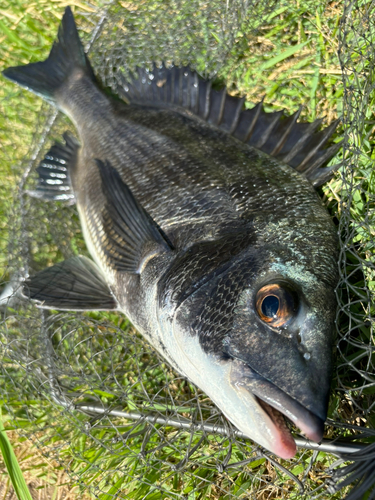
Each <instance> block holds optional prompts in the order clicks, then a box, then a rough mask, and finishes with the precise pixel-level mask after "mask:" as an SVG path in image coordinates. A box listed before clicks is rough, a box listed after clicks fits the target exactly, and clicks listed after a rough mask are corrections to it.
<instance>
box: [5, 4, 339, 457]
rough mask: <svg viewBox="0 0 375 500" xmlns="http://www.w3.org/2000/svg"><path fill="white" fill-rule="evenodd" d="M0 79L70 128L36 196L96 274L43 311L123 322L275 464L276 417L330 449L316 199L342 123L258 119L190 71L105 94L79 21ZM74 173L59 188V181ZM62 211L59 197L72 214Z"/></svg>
mask: <svg viewBox="0 0 375 500" xmlns="http://www.w3.org/2000/svg"><path fill="white" fill-rule="evenodd" d="M4 75H5V76H6V77H8V78H10V79H11V80H14V81H15V82H17V83H19V84H21V85H23V86H25V87H27V88H28V89H30V90H32V91H34V92H36V93H37V94H39V95H41V96H42V97H44V98H46V99H47V100H49V101H51V102H53V103H54V104H55V105H56V106H57V107H58V108H59V109H60V110H61V111H63V112H64V113H66V114H67V115H68V116H69V117H70V118H71V120H72V122H73V123H74V125H75V126H76V129H77V132H78V136H79V142H78V141H77V140H76V139H74V138H73V137H72V136H71V135H69V134H67V133H66V134H64V136H63V137H64V140H65V145H64V144H60V145H54V146H52V148H51V150H50V151H49V152H47V154H46V157H45V158H44V160H43V161H42V162H41V164H40V167H39V170H38V172H39V174H40V180H39V181H38V185H37V187H36V189H35V190H34V191H32V192H30V194H31V195H33V196H37V197H39V198H42V199H45V200H46V201H53V200H61V199H66V200H68V201H69V202H72V201H73V200H75V201H76V203H77V209H78V213H79V216H80V221H81V226H82V231H83V235H84V238H85V241H86V244H87V247H88V250H89V252H90V254H91V256H92V257H93V259H94V261H95V262H93V261H92V260H89V259H86V258H84V257H81V256H78V257H73V258H71V259H68V260H66V261H64V262H63V263H57V264H56V265H55V266H52V267H50V268H47V269H45V270H44V271H42V272H41V273H38V274H36V275H35V276H31V277H29V278H28V279H27V280H26V286H25V290H24V293H25V294H27V293H28V294H29V296H30V298H31V299H33V300H35V301H36V302H37V304H38V306H39V307H43V308H52V309H60V310H92V309H105V310H118V311H120V312H121V313H124V314H126V315H127V316H128V318H129V319H130V320H131V321H132V323H133V324H134V326H135V327H136V328H137V329H138V330H139V332H140V333H141V334H143V335H144V337H145V338H146V339H147V340H148V341H149V342H150V343H151V344H152V345H153V346H154V347H155V348H156V349H157V350H159V352H160V353H161V354H162V355H163V356H164V357H165V358H166V359H167V360H168V362H169V363H170V364H171V365H172V366H173V367H174V368H175V369H176V370H177V371H178V372H180V373H181V374H183V375H184V376H186V377H187V378H188V379H189V380H190V381H191V382H193V383H195V384H196V385H197V386H198V387H199V388H200V389H201V390H203V391H204V392H206V394H207V395H208V396H209V397H211V399H212V400H213V401H214V402H215V403H216V404H217V405H218V407H219V408H220V409H221V410H222V411H223V413H224V414H225V415H226V416H227V417H228V418H229V419H230V420H231V421H232V422H233V423H234V424H235V425H236V426H237V427H238V428H239V429H240V430H241V431H242V432H244V433H245V434H246V435H248V436H250V437H251V438H252V439H254V440H255V441H256V442H257V443H259V444H261V445H262V446H264V447H266V448H267V449H269V450H270V451H272V452H274V453H276V454H277V455H279V456H280V457H282V458H290V457H292V456H293V455H294V454H295V451H296V445H295V442H294V439H293V438H292V436H291V434H290V432H289V430H288V428H287V426H286V425H285V423H284V420H283V417H282V415H284V416H286V417H287V418H288V419H290V420H291V421H292V423H293V424H294V425H296V427H298V428H299V429H300V430H301V432H302V433H304V434H305V435H306V436H307V437H308V438H309V439H312V440H314V441H317V442H318V441H320V439H321V438H322V436H323V431H324V421H325V419H326V416H327V406H328V396H329V388H330V378H331V369H332V359H331V356H332V345H333V337H334V336H333V321H334V317H335V294H334V289H335V286H336V283H337V266H336V262H337V234H336V233H337V231H336V228H335V227H334V225H333V223H332V221H331V218H330V216H329V214H328V213H327V211H326V210H325V208H324V207H323V206H322V203H321V200H320V199H319V197H318V196H317V194H316V192H315V190H314V187H313V186H318V185H321V184H322V183H323V182H324V181H325V180H327V179H328V178H329V177H330V176H332V174H333V172H334V171H335V169H336V168H337V165H336V166H332V167H324V166H323V165H324V163H325V162H326V161H328V160H329V159H330V158H331V157H332V155H333V154H334V153H335V152H336V151H337V150H338V148H339V145H332V146H329V147H328V148H325V144H326V142H327V140H328V139H329V137H330V136H331V134H332V132H333V130H334V128H335V126H336V124H335V123H334V124H332V125H331V126H329V127H328V128H327V129H324V130H322V131H320V132H315V130H316V129H317V127H318V125H319V122H314V123H313V124H304V123H299V122H298V116H299V112H297V113H295V114H294V115H293V116H292V117H289V118H285V117H284V116H283V113H282V112H276V113H271V114H269V113H265V112H264V111H263V108H262V104H261V103H258V104H257V105H256V106H255V107H254V108H252V109H242V106H243V100H241V99H237V98H235V97H233V96H228V95H227V93H226V91H225V90H221V91H216V90H212V88H211V82H206V81H204V80H203V79H201V78H200V77H199V76H198V75H197V74H196V73H194V72H192V71H191V70H189V69H188V68H176V67H172V68H170V69H168V68H166V67H165V66H164V65H162V66H161V67H156V66H154V67H153V69H152V71H151V72H150V70H149V71H147V70H143V69H138V71H137V76H135V77H134V78H130V79H129V80H128V81H126V80H123V81H122V84H121V85H119V87H118V93H119V96H120V97H122V98H123V99H124V101H125V102H121V101H119V99H118V98H114V97H113V96H110V95H107V94H105V93H103V92H102V90H101V89H100V87H99V85H98V82H97V81H96V78H95V75H94V71H93V69H92V68H91V65H90V62H89V60H88V58H87V56H86V55H85V53H84V50H83V47H82V44H81V42H80V40H79V36H78V33H77V30H76V27H75V23H74V18H73V15H72V13H71V10H70V8H67V9H66V11H65V14H64V17H63V19H62V24H61V26H60V28H59V34H58V40H57V42H56V43H55V44H54V45H53V47H52V50H51V53H50V55H49V57H48V59H47V60H46V61H43V62H40V63H33V64H29V65H26V66H21V67H16V68H9V69H7V70H6V71H5V72H4ZM60 165H63V170H62V171H63V175H64V177H61V183H60V181H59V182H58V183H56V174H58V173H59V171H60V170H59V169H60ZM62 196H63V198H62Z"/></svg>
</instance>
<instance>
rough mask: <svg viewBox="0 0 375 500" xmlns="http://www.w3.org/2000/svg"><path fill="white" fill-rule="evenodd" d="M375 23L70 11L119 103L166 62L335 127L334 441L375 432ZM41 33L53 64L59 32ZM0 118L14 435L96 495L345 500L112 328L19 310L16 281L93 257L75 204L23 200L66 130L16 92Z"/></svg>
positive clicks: (323, 463) (348, 16) (96, 319)
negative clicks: (8, 184)
mask: <svg viewBox="0 0 375 500" xmlns="http://www.w3.org/2000/svg"><path fill="white" fill-rule="evenodd" d="M62 10H63V9H61V14H62ZM373 14H374V8H373V4H372V3H371V2H341V3H337V4H332V3H331V4H327V5H326V4H324V5H323V4H322V5H319V6H318V7H317V6H316V2H311V4H309V3H308V2H307V3H304V4H303V5H300V4H299V3H297V2H296V3H294V2H273V3H272V2H271V3H270V2H267V3H266V2H264V3H262V2H254V3H249V2H209V3H208V2H207V3H203V2H183V1H181V2H156V1H151V0H150V1H145V2H140V3H138V2H137V3H134V4H132V3H126V4H125V3H113V4H111V5H110V6H109V7H106V8H105V9H100V8H97V9H92V8H91V7H84V6H82V8H79V9H76V16H77V22H78V25H79V26H80V27H81V32H80V36H81V37H82V38H83V39H84V40H85V42H86V49H87V50H88V52H89V57H90V61H91V63H92V66H93V68H94V71H95V74H96V75H98V77H99V78H100V80H101V82H102V83H103V85H104V86H106V87H109V88H111V89H112V91H113V92H117V90H118V87H119V85H122V83H123V81H124V78H125V79H126V78H128V77H129V75H131V74H132V71H133V70H134V69H135V68H136V67H146V68H149V70H150V75H151V76H152V64H153V63H154V62H156V63H157V64H161V63H162V62H163V63H164V64H166V65H171V64H175V65H180V66H190V67H192V68H194V69H196V70H197V71H198V72H199V73H200V74H201V75H204V76H206V77H209V78H213V79H214V82H215V85H216V84H217V86H218V88H219V87H220V85H223V84H225V85H227V87H228V90H229V91H230V92H231V93H232V94H234V95H241V96H242V95H246V96H247V101H248V102H253V103H256V102H258V101H259V100H260V99H261V98H262V97H263V96H264V95H266V99H265V105H266V106H268V110H269V111H270V110H276V109H280V108H286V109H287V110H288V113H292V112H295V111H296V110H297V109H298V107H299V105H300V104H302V105H304V106H305V109H304V110H303V115H304V117H305V118H306V119H309V120H312V119H314V118H315V117H321V116H324V115H327V117H328V118H327V123H328V122H331V121H332V119H333V118H336V117H337V116H340V117H342V128H340V129H339V131H338V134H337V139H335V140H337V141H338V140H339V139H340V137H344V139H345V142H344V148H343V151H342V152H340V153H339V154H338V155H337V156H336V158H334V159H333V160H332V162H331V164H334V163H338V162H341V161H343V159H344V166H343V168H341V169H340V171H339V172H338V173H337V174H336V176H335V178H334V179H333V180H332V181H330V183H329V184H328V185H327V186H325V187H324V188H323V191H322V192H321V194H322V196H323V199H324V201H325V203H326V205H327V206H328V207H329V209H330V211H331V214H332V215H333V216H334V217H335V220H336V223H337V224H338V230H339V232H340V236H341V246H340V248H341V251H340V263H339V265H340V283H339V286H338V302H339V307H338V313H337V319H336V328H337V342H336V344H337V361H336V371H335V375H334V380H333V391H332V395H331V403H330V410H329V417H330V419H331V420H334V421H335V422H339V423H341V425H342V426H336V427H335V426H334V425H333V423H332V425H331V426H328V427H326V438H328V439H333V438H337V437H343V436H345V437H346V438H349V437H353V436H356V435H357V434H358V433H359V434H360V429H362V428H370V429H371V428H373V426H374V411H373V405H374V398H373V393H374V388H373V385H374V369H373V345H374V339H373V314H374V311H373V310H372V308H373V298H374V281H375V277H374V257H373V252H374V244H373V237H374V220H373V219H374V212H373V210H374V177H373V175H374V174H373V172H372V168H371V167H372V156H371V155H372V140H373V137H372V134H373V112H372V103H373V97H374V96H373V90H372V84H373V40H372V37H373V33H374V31H373V30H374V26H373V22H372V17H373ZM56 25H57V23H56ZM1 27H2V30H3V33H5V34H6V35H7V36H8V37H10V39H12V40H14V39H15V35H14V31H12V30H9V28H8V27H7V24H6V23H5V22H3V24H2V25H1ZM7 30H8V31H7ZM291 33H292V35H291ZM312 33H315V34H316V38H315V39H313V38H312ZM49 36H50V37H51V38H49ZM40 37H42V40H43V43H41V45H42V46H43V48H44V50H46V51H48V50H49V48H50V46H51V44H52V41H53V39H54V37H55V33H51V35H48V36H47V35H43V33H42V32H41V34H40ZM16 42H17V43H18V46H19V55H20V57H19V58H18V59H13V60H12V61H7V62H6V63H5V65H6V66H9V65H16V64H20V63H28V62H30V61H32V62H36V61H39V60H41V59H42V57H40V51H38V50H36V49H34V48H33V46H32V45H28V43H27V42H26V41H22V37H17V38H16ZM46 55H47V54H46ZM13 57H14V56H13ZM3 64H4V63H3ZM323 87H324V88H323ZM271 103H272V104H273V106H274V107H271ZM250 106H251V105H250ZM2 108H3V109H2V113H3V117H2V120H3V123H4V126H3V127H2V131H1V134H2V150H3V153H4V157H5V158H6V164H5V165H4V174H3V175H4V176H8V177H9V175H10V173H11V175H12V176H13V178H14V179H17V188H16V189H15V190H14V191H13V193H14V198H13V202H12V203H10V202H9V201H7V198H5V199H4V202H3V203H4V207H5V209H6V210H7V219H6V221H7V225H6V226H5V227H4V234H5V235H6V236H5V237H4V238H3V243H2V248H3V249H4V256H3V257H4V266H3V267H4V278H3V281H4V284H5V283H6V282H7V281H11V283H10V284H11V286H10V287H8V290H10V292H11V297H10V300H9V304H8V305H9V307H8V308H6V307H5V304H4V306H3V308H4V312H3V319H2V323H1V333H0V335H1V338H0V340H1V343H2V352H1V356H2V358H1V369H2V385H1V392H2V396H1V397H2V399H3V401H4V402H5V403H6V408H7V411H8V412H9V414H10V415H11V416H12V418H14V419H15V420H14V421H15V422H16V423H17V424H16V427H19V428H20V429H22V430H21V431H20V432H21V433H22V434H23V435H25V436H27V437H29V438H30V439H31V440H32V441H34V442H35V443H36V444H37V445H38V446H40V447H42V448H43V452H44V453H45V454H48V456H49V457H51V458H55V459H57V461H58V462H59V463H60V464H62V465H63V466H64V468H68V469H69V473H70V475H71V477H72V478H73V480H75V481H76V482H77V483H79V484H80V485H81V486H82V488H84V489H87V490H88V491H90V492H91V493H92V494H93V495H94V496H96V497H98V498H149V499H151V498H222V497H225V498H255V497H256V498H293V497H298V495H305V496H306V497H308V496H315V497H316V496H318V497H320V498H341V497H343V496H344V495H345V493H346V489H345V488H344V489H343V490H341V491H338V492H336V493H335V491H336V490H339V486H338V483H339V482H340V479H339V478H337V473H336V480H333V479H332V473H331V471H330V468H331V467H332V466H333V465H334V464H335V461H336V457H334V456H333V455H330V454H328V453H325V452H322V451H320V452H317V451H306V450H304V449H303V448H302V449H300V450H299V451H298V453H297V456H296V457H295V458H294V459H292V460H288V461H287V460H280V459H278V458H277V457H273V456H271V455H270V454H269V453H267V452H264V450H261V449H260V448H259V447H258V446H256V445H254V444H253V443H251V442H249V441H248V440H246V439H244V437H243V436H242V435H240V434H238V433H236V430H235V428H234V426H233V425H231V424H230V423H229V422H228V420H227V419H226V418H225V417H223V415H222V414H221V413H220V411H219V410H218V409H217V408H216V407H215V406H214V405H213V404H212V403H211V401H210V400H209V399H208V398H207V397H206V396H205V395H204V394H203V393H201V391H199V390H197V389H196V388H195V387H194V386H193V385H192V384H190V383H188V382H187V381H186V380H185V379H183V378H182V377H181V376H178V375H177V374H176V373H175V372H174V371H173V370H172V369H171V368H170V366H169V365H168V364H167V363H166V362H165V360H164V359H163V358H161V357H160V356H159V355H158V354H157V353H156V352H155V351H154V350H153V349H152V348H151V347H150V346H149V345H148V344H147V343H146V342H145V341H144V340H143V339H142V338H141V337H140V336H139V335H138V334H136V332H135V331H134V330H133V329H132V328H131V327H130V325H129V323H128V321H127V320H126V318H124V317H123V316H122V315H120V314H115V313H84V314H81V313H61V312H60V313H59V312H54V311H41V310H37V309H36V308H35V307H34V306H33V305H31V304H28V303H27V302H24V301H22V300H21V299H20V298H19V297H18V295H17V290H12V287H13V288H17V283H18V281H19V276H22V277H23V276H25V275H26V274H33V273H35V272H37V271H39V270H41V269H44V268H45V267H46V266H47V265H52V264H54V263H56V262H58V261H61V260H64V259H68V258H70V257H72V256H75V255H79V254H84V255H88V254H87V250H86V249H85V245H84V243H83V238H82V235H81V231H80V226H79V221H78V217H77V213H76V209H75V208H74V207H72V206H66V205H63V204H61V203H60V204H55V203H50V204H47V203H45V202H43V201H41V200H37V199H31V198H30V197H28V196H27V194H26V192H27V191H28V190H33V189H35V185H36V179H37V175H36V173H35V167H37V166H38V165H39V163H40V161H41V160H42V159H43V157H44V155H45V154H46V153H47V151H48V150H49V148H50V146H51V144H52V143H53V142H54V141H55V140H56V139H59V138H60V137H61V135H62V133H63V132H64V131H65V130H67V129H70V130H71V131H72V132H74V129H73V128H72V126H71V124H70V123H69V122H68V120H66V119H65V118H64V117H63V116H60V115H57V114H56V112H55V110H54V109H52V108H48V107H47V106H46V105H44V104H42V103H41V102H40V100H37V99H34V98H32V97H30V95H27V93H26V92H23V91H19V90H18V89H15V87H12V86H10V85H4V86H3V90H2ZM5 125H6V126H7V127H5ZM15 145H16V147H17V150H16V151H14V149H15ZM3 189H4V188H3ZM8 196H9V194H8ZM3 224H5V223H4V222H3ZM4 302H5V301H4ZM350 426H354V429H352V428H351V427H350ZM365 458H366V460H367V461H368V456H365ZM336 465H338V464H336ZM365 486H366V485H365ZM369 486H370V484H369ZM105 494H106V495H107V496H106V495H105ZM359 495H360V496H359V497H358V498H360V497H361V496H362V495H363V490H362V491H361V490H360V493H359Z"/></svg>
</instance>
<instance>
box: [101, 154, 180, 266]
mask: <svg viewBox="0 0 375 500" xmlns="http://www.w3.org/2000/svg"><path fill="white" fill-rule="evenodd" d="M96 163H97V165H98V167H99V171H100V175H101V179H102V188H103V194H104V196H105V198H106V204H105V209H104V212H103V225H104V231H105V234H106V238H105V240H104V239H103V240H102V243H103V250H104V253H105V255H106V258H107V259H108V264H109V265H110V266H111V267H114V268H115V269H116V270H117V271H123V272H127V273H131V274H139V273H140V272H141V270H142V265H143V263H144V262H146V261H147V260H148V258H149V257H151V256H153V255H155V254H158V253H161V252H168V251H171V250H173V245H172V243H171V242H170V241H169V239H168V237H167V236H166V235H165V234H164V232H163V231H162V230H161V228H160V227H159V226H158V225H157V224H156V222H155V221H154V220H153V219H152V218H151V216H150V215H149V214H148V213H147V212H146V211H145V210H144V208H143V207H141V205H140V204H139V203H138V202H137V200H136V199H135V198H134V196H133V194H132V192H131V191H130V189H129V187H128V186H127V185H126V184H125V183H124V182H123V180H122V179H121V177H120V175H119V173H118V172H117V170H116V169H115V168H113V167H112V166H111V165H110V163H109V162H106V163H103V162H102V161H100V160H96Z"/></svg>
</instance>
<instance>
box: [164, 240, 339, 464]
mask: <svg viewBox="0 0 375 500" xmlns="http://www.w3.org/2000/svg"><path fill="white" fill-rule="evenodd" d="M323 239H324V238H323ZM318 240H319V238H318ZM287 243H288V244H286V243H285V241H284V242H283V243H280V242H278V243H275V241H273V242H272V243H269V242H267V241H263V242H259V241H258V243H257V244H256V245H250V246H249V247H248V248H247V249H246V250H245V251H243V252H241V253H240V254H238V255H236V256H235V257H234V258H232V259H231V261H230V262H227V263H226V264H225V265H222V266H221V268H220V266H219V268H218V270H216V272H214V273H212V277H211V278H210V279H206V280H205V281H204V282H203V284H202V282H201V284H200V285H199V286H197V287H196V289H195V290H193V291H191V293H190V294H189V295H188V296H185V297H184V300H182V301H181V302H180V304H179V305H178V307H177V308H176V310H175V313H174V318H173V335H172V338H173V342H174V345H173V348H172V350H173V356H174V359H175V362H176V364H177V365H178V366H179V367H180V369H181V371H182V372H183V373H184V374H185V375H186V376H187V377H188V378H190V380H192V381H193V382H194V383H196V384H197V385H198V386H199V387H200V388H202V389H203V390H204V391H205V392H206V393H207V395H208V396H210V397H211V399H212V400H213V401H214V402H215V403H216V404H217V406H218V407H219V408H220V409H221V410H222V411H223V413H224V414H225V415H226V416H227V417H228V419H229V420H230V421H232V422H233V423H234V424H235V425H236V426H237V427H238V428H239V429H240V430H241V431H242V432H243V433H244V434H245V435H247V436H248V437H250V438H252V439H253V440H254V441H256V442H257V443H259V444H261V445H262V446H264V447H265V448H267V449H268V450H270V451H272V452H274V453H275V454H277V455H279V456H280V457H282V458H291V457H292V456H294V454H295V452H296V445H295V442H294V439H293V438H292V436H291V433H290V431H289V429H288V426H287V425H286V423H285V419H284V416H285V417H287V419H288V420H289V421H291V422H292V423H293V424H295V426H296V427H298V428H299V429H300V430H301V431H302V433H303V434H304V435H305V436H306V437H307V438H309V439H311V440H313V441H315V442H319V441H320V440H321V439H322V437H323V426H324V422H325V419H326V416H327V407H328V398H329V389H330V382H331V373H332V349H333V341H334V333H333V332H334V328H333V322H334V316H335V293H334V288H335V286H336V282H337V276H336V264H335V253H336V249H335V243H336V241H335V237H332V238H331V239H329V241H328V243H327V242H326V244H325V245H324V248H323V247H319V248H318V249H317V250H316V252H315V246H314V248H313V249H312V248H311V245H309V244H308V242H307V241H306V239H304V238H302V240H301V244H300V245H299V246H298V252H297V250H296V248H293V245H290V241H289V240H288V242H287ZM216 247H217V244H216ZM312 254H314V255H312ZM297 255H298V258H297ZM321 259H323V261H322V260H321Z"/></svg>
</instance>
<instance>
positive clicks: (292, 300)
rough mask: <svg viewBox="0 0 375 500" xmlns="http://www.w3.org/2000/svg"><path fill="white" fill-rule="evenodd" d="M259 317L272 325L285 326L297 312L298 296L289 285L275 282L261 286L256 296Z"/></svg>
mask: <svg viewBox="0 0 375 500" xmlns="http://www.w3.org/2000/svg"><path fill="white" fill-rule="evenodd" d="M255 306H256V311H257V313H258V315H259V318H260V319H261V320H262V321H264V322H265V323H267V324H268V325H270V326H274V327H281V326H285V325H286V324H287V323H288V322H289V321H290V320H291V319H292V318H293V317H294V316H295V314H296V311H297V306H298V302H297V296H296V293H295V292H294V291H293V290H291V289H290V288H289V287H288V286H287V285H284V284H283V285H281V284H278V283H273V284H270V285H265V286H263V287H262V288H260V289H259V290H258V292H257V294H256V298H255Z"/></svg>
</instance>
